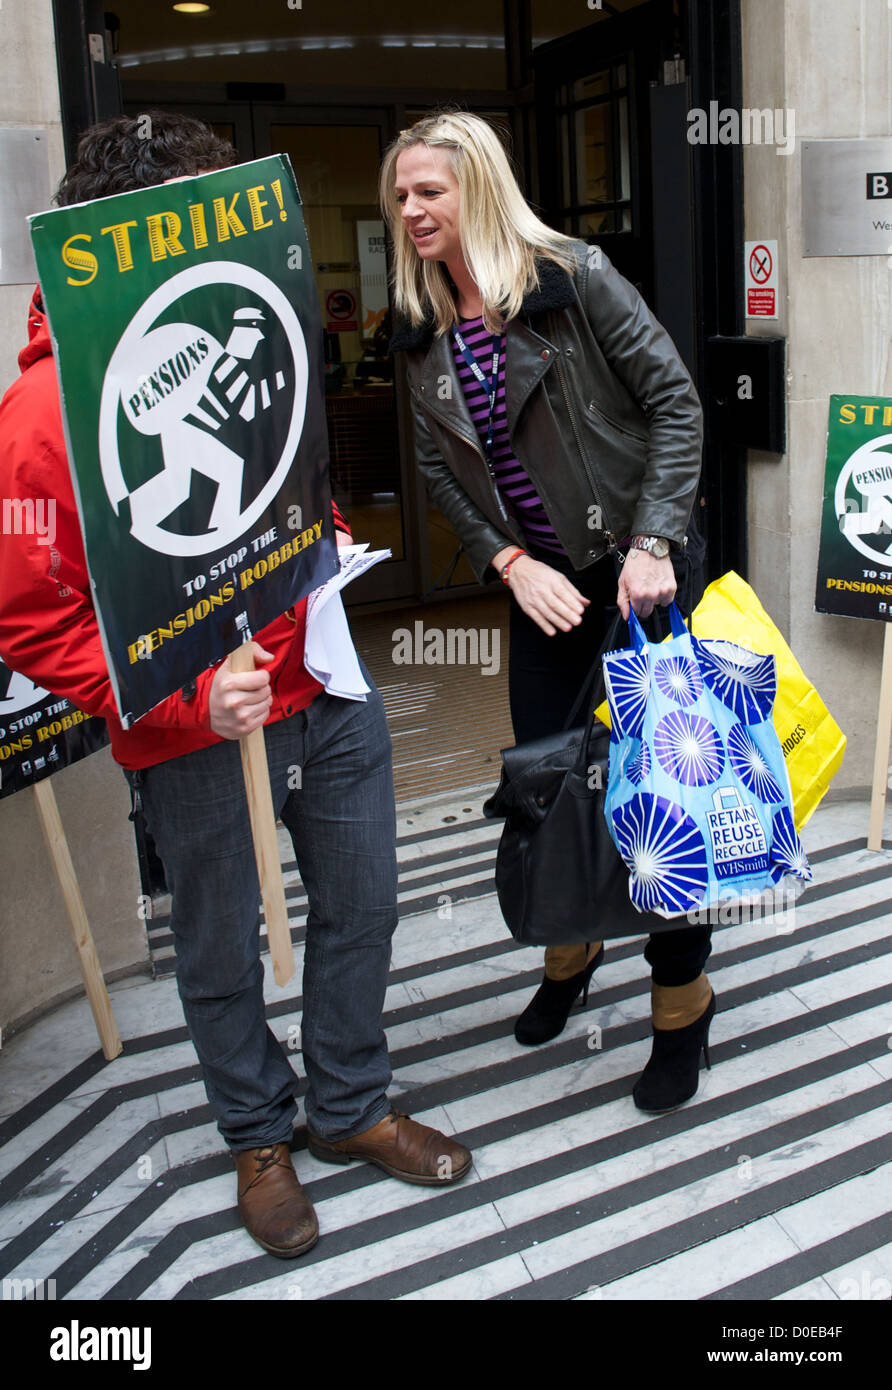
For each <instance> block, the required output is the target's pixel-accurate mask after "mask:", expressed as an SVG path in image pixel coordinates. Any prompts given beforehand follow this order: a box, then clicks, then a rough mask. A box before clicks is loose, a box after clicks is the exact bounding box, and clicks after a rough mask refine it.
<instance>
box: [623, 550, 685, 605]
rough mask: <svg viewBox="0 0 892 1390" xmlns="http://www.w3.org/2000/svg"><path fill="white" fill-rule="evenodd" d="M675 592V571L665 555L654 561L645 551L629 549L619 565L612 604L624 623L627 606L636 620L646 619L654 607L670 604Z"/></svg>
mask: <svg viewBox="0 0 892 1390" xmlns="http://www.w3.org/2000/svg"><path fill="white" fill-rule="evenodd" d="M675 589H676V583H675V570H674V569H673V568H672V561H671V560H670V559H669V556H668V555H667V556H666V557H665V559H663V560H656V559H655V558H654V557H653V555H649V554H648V552H647V551H646V550H634V549H633V550H630V551H629V553H628V554H627V556H626V558H625V560H624V562H623V567H622V572H621V573H620V577H619V589H618V590H617V594H616V601H617V604H618V605H619V611H620V612H621V613H622V615H623V617H624V618H625V620H626V622H628V620H629V605H630V604H631V605H632V607H633V608H634V610H635V614H636V617H639V618H649V617H650V615H651V613H652V612H653V611H654V607H655V605H656V604H658V603H659V604H665V603H671V602H672V600H673V599H674V598H675Z"/></svg>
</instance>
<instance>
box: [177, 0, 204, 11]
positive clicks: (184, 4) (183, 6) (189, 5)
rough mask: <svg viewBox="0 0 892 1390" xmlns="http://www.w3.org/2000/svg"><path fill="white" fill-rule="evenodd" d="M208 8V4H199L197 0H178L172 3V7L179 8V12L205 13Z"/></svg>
mask: <svg viewBox="0 0 892 1390" xmlns="http://www.w3.org/2000/svg"><path fill="white" fill-rule="evenodd" d="M210 8H211V7H210V5H205V4H200V3H199V0H179V2H178V3H177V4H176V5H174V9H175V10H179V12H180V14H207V12H208V10H209V9H210Z"/></svg>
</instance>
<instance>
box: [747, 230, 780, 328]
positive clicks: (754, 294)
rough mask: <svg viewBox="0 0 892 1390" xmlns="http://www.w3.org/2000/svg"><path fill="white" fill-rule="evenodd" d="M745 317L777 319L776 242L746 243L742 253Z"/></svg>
mask: <svg viewBox="0 0 892 1390" xmlns="http://www.w3.org/2000/svg"><path fill="white" fill-rule="evenodd" d="M744 257H745V262H744V278H745V281H746V316H747V318H748V319H776V318H777V316H778V315H777V242H776V241H748V242H747V243H746V246H745V251H744Z"/></svg>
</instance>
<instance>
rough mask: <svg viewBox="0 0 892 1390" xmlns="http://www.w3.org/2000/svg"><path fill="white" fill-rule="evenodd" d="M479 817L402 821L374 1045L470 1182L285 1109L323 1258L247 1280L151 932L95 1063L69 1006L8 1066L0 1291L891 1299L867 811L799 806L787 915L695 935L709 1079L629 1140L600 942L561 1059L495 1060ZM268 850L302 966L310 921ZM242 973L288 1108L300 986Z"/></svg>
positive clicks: (635, 994)
mask: <svg viewBox="0 0 892 1390" xmlns="http://www.w3.org/2000/svg"><path fill="white" fill-rule="evenodd" d="M488 790H489V787H487V788H480V787H478V788H468V789H465V790H461V791H458V792H450V793H448V794H447V795H445V796H443V797H440V798H439V799H434V800H431V799H428V800H424V801H420V802H414V803H403V804H401V805H400V807H399V808H398V818H399V819H398V824H399V837H400V838H399V858H400V901H401V911H402V918H401V923H400V926H399V929H398V931H397V934H396V937H395V940H394V950H393V961H392V969H391V977H390V987H389V990H388V994H387V999H386V1016H385V1020H384V1021H385V1026H386V1029H387V1036H388V1040H389V1045H390V1049H391V1056H392V1063H393V1070H394V1083H393V1087H392V1091H391V1094H392V1096H393V1098H394V1100H395V1101H396V1102H397V1104H398V1106H399V1108H400V1109H404V1110H408V1111H409V1112H411V1113H412V1114H413V1115H414V1116H416V1117H417V1118H419V1119H422V1120H425V1121H427V1122H428V1123H431V1124H435V1125H436V1126H437V1127H438V1128H440V1129H442V1130H444V1131H445V1132H447V1133H450V1134H458V1135H460V1136H461V1137H462V1139H463V1140H464V1141H465V1142H467V1143H468V1144H469V1146H470V1147H471V1148H472V1150H473V1153H474V1166H473V1169H472V1171H471V1173H470V1174H469V1175H468V1177H467V1178H466V1179H464V1180H463V1181H462V1182H461V1183H460V1184H458V1185H457V1186H456V1187H455V1188H453V1189H446V1190H443V1191H430V1190H429V1189H426V1188H422V1187H411V1186H407V1185H406V1184H403V1183H399V1182H397V1181H395V1180H394V1179H391V1178H388V1177H386V1176H385V1175H384V1174H383V1173H381V1172H379V1171H378V1170H377V1169H374V1168H372V1167H370V1166H369V1165H366V1164H362V1163H355V1164H351V1165H350V1166H349V1167H345V1168H340V1167H338V1168H332V1167H329V1166H326V1165H325V1164H322V1163H320V1162H318V1161H317V1160H315V1159H313V1158H312V1157H311V1156H310V1155H309V1153H308V1152H307V1149H306V1141H305V1131H304V1129H303V1112H302V1109H301V1113H300V1114H299V1116H298V1126H297V1129H296V1130H295V1139H294V1145H293V1153H294V1161H295V1166H296V1169H297V1172H298V1175H299V1177H300V1179H301V1181H302V1182H303V1183H304V1185H305V1187H306V1190H307V1192H308V1194H309V1195H310V1197H311V1198H312V1200H313V1202H314V1204H315V1206H316V1210H317V1212H318V1216H319V1222H320V1229H321V1233H322V1234H321V1239H320V1240H319V1243H318V1244H317V1245H316V1247H315V1248H314V1249H313V1250H312V1251H310V1252H309V1253H308V1254H307V1255H306V1256H304V1257H302V1258H301V1259H299V1260H296V1261H293V1262H285V1261H281V1260H277V1259H274V1258H273V1257H271V1256H268V1255H266V1254H264V1253H263V1252H262V1251H261V1250H260V1249H259V1248H258V1247H257V1246H256V1245H255V1244H254V1243H253V1241H252V1240H251V1239H250V1237H249V1236H248V1235H247V1234H246V1232H245V1231H244V1230H243V1229H242V1227H241V1226H240V1224H239V1221H238V1216H237V1213H236V1210H235V1181H234V1173H233V1168H232V1164H231V1160H230V1158H229V1155H228V1153H227V1151H226V1149H225V1146H224V1145H223V1143H222V1141H221V1139H220V1136H219V1134H218V1132H217V1130H216V1127H215V1125H214V1123H213V1120H212V1117H211V1112H210V1108H209V1106H208V1104H207V1101H206V1097H205V1093H204V1089H203V1087H202V1085H201V1081H200V1078H199V1072H198V1067H197V1062H196V1058H195V1054H194V1051H193V1049H192V1045H191V1043H190V1041H189V1039H188V1036H187V1034H186V1030H185V1027H184V1026H183V1019H182V1014H181V1012H180V1006H179V1000H178V998H177V993H176V983H175V979H174V977H173V969H174V967H175V960H174V955H173V943H172V939H171V937H170V933H169V929H168V927H167V924H166V921H165V920H164V919H163V917H162V918H159V919H156V920H155V921H154V922H153V923H152V950H153V957H154V960H155V966H156V970H157V976H156V978H154V979H152V980H147V979H145V978H138V979H130V980H127V981H122V982H119V983H118V984H115V985H113V986H112V987H111V990H110V993H111V997H112V1002H113V1006H114V1010H115V1014H116V1017H117V1020H118V1024H119V1028H120V1032H121V1036H122V1037H123V1039H124V1051H123V1053H122V1054H121V1056H120V1057H118V1058H116V1059H115V1061H113V1062H111V1063H106V1062H105V1061H104V1059H103V1057H102V1054H101V1052H100V1051H99V1049H98V1046H97V1041H96V1035H95V1031H94V1029H93V1025H92V1020H91V1016H90V1013H89V1010H88V1008H87V1005H86V1003H85V1001H83V1000H76V1001H74V1002H72V1003H69V1004H66V1005H64V1006H63V1007H61V1008H59V1009H57V1010H56V1011H55V1012H53V1013H52V1014H50V1015H48V1016H47V1017H45V1018H43V1019H41V1020H39V1021H38V1022H37V1023H35V1024H34V1025H32V1026H31V1027H30V1028H28V1029H26V1030H24V1031H23V1032H22V1033H21V1034H19V1035H17V1036H15V1037H13V1038H12V1039H11V1040H10V1041H9V1042H8V1043H6V1042H4V1046H3V1048H2V1051H0V1202H2V1206H0V1275H2V1276H3V1277H4V1278H9V1279H19V1280H26V1279H32V1280H35V1281H36V1280H40V1279H43V1280H54V1281H55V1295H56V1297H57V1298H60V1299H90V1300H102V1299H127V1300H130V1299H150V1300H152V1299H155V1300H168V1299H203V1300H207V1299H248V1300H251V1299H272V1300H280V1299H281V1300H284V1299H295V1298H300V1299H359V1300H365V1299H373V1300H378V1299H381V1300H384V1299H387V1300H390V1299H409V1300H413V1299H426V1300H481V1299H503V1300H521V1299H536V1300H572V1299H601V1300H624V1299H643V1300H647V1299H661V1300H663V1299H732V1300H733V1299H741V1300H742V1299H756V1300H771V1299H782V1300H786V1299H810V1300H836V1299H848V1298H888V1297H889V1296H890V1293H892V1139H890V1087H889V1082H890V1079H892V833H890V841H889V843H890V848H889V849H887V850H884V851H883V852H881V853H879V854H869V853H868V852H867V851H866V849H865V848H864V842H865V834H866V824H867V807H866V805H865V804H864V803H855V802H852V803H839V804H836V805H832V806H825V807H822V808H821V809H820V810H819V811H818V812H817V814H816V815H815V817H814V818H813V820H812V821H811V823H810V824H809V826H808V827H807V828H806V830H805V832H804V834H803V839H804V841H805V844H806V848H807V850H808V851H809V854H810V857H811V860H812V864H813V868H814V874H815V881H814V884H813V885H812V886H811V887H810V888H809V890H808V892H807V893H806V895H805V896H804V897H803V898H802V899H801V901H800V902H799V903H798V904H797V905H796V907H795V910H794V912H793V914H792V916H790V915H787V914H784V915H783V917H782V918H771V917H767V918H764V919H761V920H755V921H751V922H749V923H739V924H737V925H733V926H726V927H721V928H719V929H717V930H716V932H715V935H714V942H713V954H712V957H711V960H710V963H709V966H708V972H709V976H710V979H711V981H712V984H713V986H714V988H715V991H716V995H717V998H718V1004H719V1011H718V1013H717V1015H716V1017H715V1020H714V1022H713V1025H712V1030H711V1035H710V1051H711V1054H712V1068H711V1070H709V1071H705V1070H704V1071H703V1072H702V1073H701V1082H700V1089H699V1091H698V1093H697V1095H696V1097H695V1098H694V1099H693V1100H692V1101H691V1102H689V1103H688V1104H687V1105H685V1106H683V1107H682V1108H681V1109H679V1110H677V1111H675V1112H674V1113H671V1114H668V1115H664V1116H661V1117H655V1118H649V1117H647V1116H646V1115H644V1114H642V1113H641V1112H639V1111H638V1110H637V1109H636V1108H635V1106H634V1104H633V1102H632V1099H631V1095H630V1092H631V1088H632V1085H633V1083H634V1080H635V1078H636V1077H637V1075H638V1074H639V1072H640V1070H641V1068H642V1066H643V1064H644V1062H645V1061H646V1059H647V1056H648V1053H649V978H648V972H647V967H646V964H645V962H644V959H643V957H642V954H641V948H642V944H643V943H642V941H641V940H631V939H626V940H621V941H615V942H611V943H608V946H607V952H606V956H605V960H604V962H603V964H602V965H601V967H600V968H599V970H598V971H597V973H596V976H595V981H594V985H595V987H594V988H593V990H592V994H591V996H590V999H589V1007H588V1009H587V1010H586V1011H585V1012H583V1011H581V1010H580V1009H579V1008H578V1006H577V1008H576V1009H575V1010H574V1012H573V1013H572V1014H571V1016H570V1020H569V1022H568V1025H567V1027H566V1029H565V1030H564V1032H563V1033H562V1034H561V1035H560V1036H559V1037H558V1038H556V1039H554V1040H553V1041H552V1042H551V1043H549V1044H547V1045H545V1046H543V1047H539V1048H521V1047H519V1046H518V1045H517V1043H516V1042H515V1040H514V1037H513V1032H512V1028H513V1022H514V1019H515V1017H516V1015H517V1013H518V1011H519V1010H520V1008H521V1007H522V1006H523V1005H524V1004H525V1003H526V1001H527V1000H528V999H529V997H530V995H531V992H532V990H533V988H534V987H535V985H536V984H537V983H538V980H539V978H540V975H541V953H540V952H539V951H537V950H534V949H526V948H520V947H516V946H515V945H514V943H513V942H512V941H511V939H510V938H509V937H508V936H507V934H506V931H505V927H504V925H503V923H502V920H501V916H500V913H499V910H498V904H497V901H496V898H495V896H494V891H493V881H492V874H493V864H494V857H495V850H496V845H497V841H498V835H499V832H500V828H501V827H500V825H499V824H495V823H492V822H489V821H486V820H484V819H483V817H482V815H481V809H480V808H481V804H482V801H483V799H484V796H485V794H486V793H487V792H488ZM889 830H890V832H892V821H890V824H889ZM281 848H282V858H283V864H284V868H285V874H286V881H287V885H288V901H289V911H290V914H291V919H292V938H293V941H294V944H295V953H296V957H297V962H298V967H299V966H300V963H301V957H302V952H303V937H304V929H303V919H304V915H305V911H306V899H305V895H304V893H303V890H302V886H301V884H300V880H299V876H298V874H297V869H296V866H295V865H294V863H293V862H292V851H291V846H290V842H289V841H288V840H287V837H285V838H283V840H282V845H281ZM264 940H265V939H264ZM264 964H265V968H266V995H267V1001H268V1013H269V1019H270V1025H271V1027H272V1028H273V1030H274V1032H275V1033H276V1036H277V1037H278V1038H279V1039H280V1040H281V1042H282V1045H283V1048H284V1049H285V1052H286V1055H287V1056H288V1057H289V1058H290V1060H291V1065H292V1066H293V1068H294V1071H295V1074H296V1078H297V1083H298V1095H299V1096H300V1094H301V1092H302V1089H303V1081H302V1076H303V1073H302V1066H301V1057H300V1051H299V1029H298V1026H297V1025H298V1023H299V1020H300V1011H301V999H300V996H299V993H298V990H299V982H300V972H299V969H298V973H297V975H296V976H295V977H294V979H293V980H292V981H291V982H290V983H289V984H288V985H286V986H284V987H282V988H279V987H277V986H276V985H275V983H274V981H273V979H272V974H271V971H270V968H269V960H268V957H267V956H264Z"/></svg>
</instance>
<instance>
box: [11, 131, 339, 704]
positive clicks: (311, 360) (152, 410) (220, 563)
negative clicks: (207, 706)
mask: <svg viewBox="0 0 892 1390" xmlns="http://www.w3.org/2000/svg"><path fill="white" fill-rule="evenodd" d="M31 237H32V241H33V245H34V251H35V255H36V258H37V267H38V274H39V278H40V285H41V291H42V294H43V301H44V306H45V309H46V312H47V316H48V319H49V324H50V331H51V334H52V339H53V354H54V357H55V361H56V369H57V373H58V378H59V386H60V392H61V397H62V407H63V417H64V422H65V434H66V445H67V449H68V456H69V462H70V464H71V469H72V478H73V481H74V490H75V496H76V499H77V504H78V508H79V512H80V520H81V526H82V529H83V534H84V543H85V548H86V555H87V564H88V567H89V571H90V578H91V583H92V587H93V595H94V602H95V605H96V612H97V616H98V619H99V627H100V631H101V633H102V640H103V645H104V649H105V656H106V661H107V663H108V669H109V675H110V678H111V682H112V686H113V688H114V691H115V696H116V699H117V704H118V709H119V711H120V714H121V719H122V722H123V724H124V726H125V727H128V726H129V725H130V724H131V723H132V722H133V721H134V720H135V719H138V718H139V717H140V716H141V715H143V714H145V713H147V712H148V711H149V710H150V709H152V708H153V707H154V706H155V705H157V704H158V703H159V702H160V701H161V700H164V699H166V698H167V696H169V695H171V694H173V693H174V692H175V691H177V690H179V689H181V688H182V687H184V686H188V684H189V683H190V682H191V681H192V680H194V678H195V677H196V676H197V675H198V674H199V673H200V672H201V671H202V670H204V669H205V668H206V667H208V666H210V665H212V664H214V663H215V662H217V661H219V660H220V659H221V658H222V657H224V656H225V655H226V654H227V653H228V652H230V651H232V650H233V648H235V647H236V646H238V645H239V643H240V642H242V641H243V640H245V639H246V637H250V636H252V635H253V634H255V633H256V632H258V631H259V630H260V629H261V628H263V627H264V626H265V625H266V624H267V623H269V622H271V621H272V620H273V619H275V618H277V617H278V616H279V615H280V614H282V613H283V612H285V610H286V609H288V608H290V607H291V605H292V604H294V603H296V602H298V601H299V600H300V599H301V598H303V597H305V596H306V594H308V593H309V592H310V590H311V589H314V588H316V587H317V585H319V584H321V583H323V582H324V581H325V580H326V579H328V578H329V577H330V576H331V575H333V574H335V573H336V572H337V568H338V563H337V546H336V543H335V536H334V524H333V520H332V512H331V494H330V491H329V483H328V436H327V431H326V421H325V397H324V385H323V352H322V325H321V320H320V315H319V303H318V297H317V293H316V287H315V284H314V281H313V276H312V260H311V257H310V249H309V244H308V241H307V234H306V229H305V226H304V219H303V214H302V211H301V206H300V198H299V195H298V191H297V185H296V183H295V179H294V173H293V171H292V168H291V164H290V162H289V160H288V159H287V157H285V156H274V157H272V158H269V159H259V160H254V161H252V162H250V163H248V164H240V165H238V166H237V167H235V168H232V169H225V170H222V171H220V172H217V173H211V174H203V175H201V176H199V177H196V178H189V179H184V180H177V181H174V182H171V183H166V184H162V185H160V186H158V187H155V188H146V189H140V190H138V191H135V192H132V193H123V194H120V195H116V196H115V197H111V198H101V199H98V200H96V201H95V202H91V203H81V204H78V205H77V206H74V207H68V208H59V209H56V210H53V211H51V212H45V213H40V214H38V215H37V216H35V217H33V218H32V219H31Z"/></svg>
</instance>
